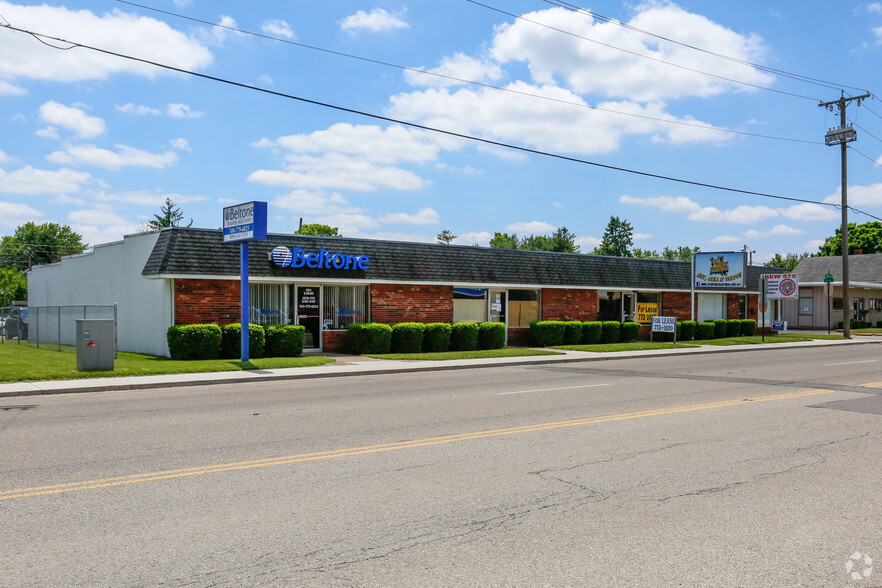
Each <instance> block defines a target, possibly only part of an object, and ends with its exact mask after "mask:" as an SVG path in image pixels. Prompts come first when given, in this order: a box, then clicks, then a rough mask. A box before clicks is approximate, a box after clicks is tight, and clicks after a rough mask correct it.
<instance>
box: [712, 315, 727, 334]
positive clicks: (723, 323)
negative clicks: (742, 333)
mask: <svg viewBox="0 0 882 588" xmlns="http://www.w3.org/2000/svg"><path fill="white" fill-rule="evenodd" d="M710 322H712V323H713V324H714V336H713V338H714V339H722V338H723V337H725V336H726V331H728V329H729V321H727V320H726V319H714V320H712V321H710Z"/></svg>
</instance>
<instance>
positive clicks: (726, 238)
mask: <svg viewBox="0 0 882 588" xmlns="http://www.w3.org/2000/svg"><path fill="white" fill-rule="evenodd" d="M741 241H743V238H742V237H733V236H731V235H720V236H719V237H714V238H713V239H711V243H719V244H721V245H722V244H728V243H739V242H741Z"/></svg>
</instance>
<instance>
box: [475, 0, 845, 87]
mask: <svg viewBox="0 0 882 588" xmlns="http://www.w3.org/2000/svg"><path fill="white" fill-rule="evenodd" d="M466 2H469V3H471V4H474V5H475V6H481V7H482V8H486V9H488V10H492V11H494V12H498V13H500V14H504V15H506V16H510V17H511V18H514V19H517V20H522V21H524V22H528V23H531V24H534V25H536V26H540V27H543V28H546V29H549V30H552V31H556V32H558V33H563V34H564V35H569V36H571V37H575V38H577V39H581V40H583V41H588V42H589V43H595V44H597V45H601V46H603V47H607V48H610V49H615V50H616V51H621V52H622V53H627V54H629V55H634V56H636V57H640V58H642V59H648V60H650V61H655V62H657V63H662V64H665V65H669V66H671V67H676V68H679V69H683V70H686V71H689V72H692V73H697V74H701V75H705V76H709V77H712V78H717V79H719V80H723V81H726V82H732V83H733V84H739V85H742V86H747V87H749V88H756V89H758V90H765V91H767V92H775V93H776V94H783V95H785V96H791V97H794V98H802V99H804V100H812V101H814V102H819V101H820V100H819V99H818V98H813V97H811V96H804V95H802V94H796V93H794V92H787V91H784V90H776V89H775V88H769V87H767V86H760V85H758V84H751V83H750V82H744V81H741V80H735V79H732V78H727V77H725V76H720V75H716V74H712V73H710V72H706V71H702V70H699V69H694V68H691V67H687V66H685V65H679V64H677V63H671V62H670V61H665V60H664V59H658V58H657V57H651V56H649V55H644V54H642V53H638V52H636V51H631V50H629V49H623V48H622V47H616V46H615V45H610V44H608V43H604V42H602V41H597V40H596V39H591V38H589V37H585V36H583V35H578V34H576V33H573V32H571V31H567V30H565V29H561V28H558V27H553V26H550V25H547V24H545V23H541V22H539V21H536V20H531V19H529V18H526V17H524V16H518V15H517V14H514V13H512V12H507V11H505V10H502V9H500V8H496V7H494V6H490V5H489V4H483V3H481V2H478V1H477V0H466ZM836 89H839V88H836Z"/></svg>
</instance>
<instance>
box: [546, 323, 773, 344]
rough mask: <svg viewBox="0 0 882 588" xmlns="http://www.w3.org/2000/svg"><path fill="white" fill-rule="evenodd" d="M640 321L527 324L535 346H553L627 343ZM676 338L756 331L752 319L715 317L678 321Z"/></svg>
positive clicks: (637, 331) (661, 336)
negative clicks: (698, 321) (707, 319)
mask: <svg viewBox="0 0 882 588" xmlns="http://www.w3.org/2000/svg"><path fill="white" fill-rule="evenodd" d="M641 326H642V325H640V323H620V322H618V321H588V322H584V323H583V322H580V321H534V322H532V323H530V340H531V343H532V345H534V346H536V347H550V346H556V345H594V344H597V343H628V342H631V341H636V340H637V338H638V337H639V336H640V328H641ZM676 329H677V333H676V335H677V341H692V340H693V339H696V340H702V339H719V338H722V337H742V336H750V335H755V334H756V321H755V320H753V319H729V320H726V319H716V320H713V321H705V322H701V323H696V322H695V321H678V322H677V326H676ZM654 338H658V339H659V340H661V341H670V340H672V339H673V336H672V335H671V334H669V333H656V334H655V335H654Z"/></svg>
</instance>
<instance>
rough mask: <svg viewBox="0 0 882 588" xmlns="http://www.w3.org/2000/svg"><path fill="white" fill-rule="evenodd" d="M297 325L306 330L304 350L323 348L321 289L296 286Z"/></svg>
mask: <svg viewBox="0 0 882 588" xmlns="http://www.w3.org/2000/svg"><path fill="white" fill-rule="evenodd" d="M295 290H296V295H295V300H296V301H297V313H296V316H297V324H298V325H302V326H303V327H304V328H305V329H306V341H305V343H304V345H303V347H304V349H319V348H320V347H321V344H322V343H321V300H320V298H319V296H320V294H321V287H319V286H296V287H295Z"/></svg>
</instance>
